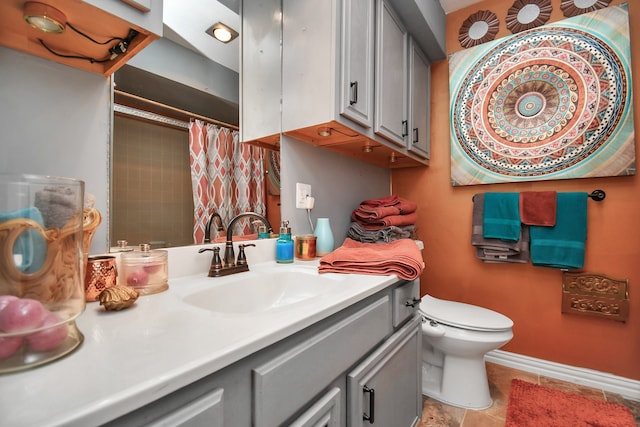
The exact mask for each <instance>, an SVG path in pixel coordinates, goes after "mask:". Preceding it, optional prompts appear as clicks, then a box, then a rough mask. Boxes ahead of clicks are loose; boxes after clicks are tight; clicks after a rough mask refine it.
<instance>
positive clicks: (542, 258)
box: [471, 191, 588, 269]
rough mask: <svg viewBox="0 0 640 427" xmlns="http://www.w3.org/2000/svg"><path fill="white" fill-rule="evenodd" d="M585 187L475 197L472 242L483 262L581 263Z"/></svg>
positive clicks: (559, 265) (567, 266)
mask: <svg viewBox="0 0 640 427" xmlns="http://www.w3.org/2000/svg"><path fill="white" fill-rule="evenodd" d="M587 198H588V194H587V193H556V192H555V191H527V192H522V193H490V192H488V193H484V194H476V195H475V196H474V197H473V218H472V233H471V244H472V245H473V246H475V247H476V257H477V258H479V259H481V260H482V261H484V262H517V263H524V262H527V261H528V260H529V258H530V259H531V262H532V264H533V265H538V266H545V267H555V268H561V269H576V268H582V267H583V265H584V254H585V240H586V237H587V231H586V230H587V202H586V201H587Z"/></svg>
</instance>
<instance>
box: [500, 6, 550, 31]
mask: <svg viewBox="0 0 640 427" xmlns="http://www.w3.org/2000/svg"><path fill="white" fill-rule="evenodd" d="M551 9H552V7H551V0H516V1H515V3H513V6H511V8H510V9H509V11H508V12H507V28H508V29H509V30H510V31H511V32H512V33H519V32H521V31H525V30H529V29H531V28H536V27H539V26H540V25H543V24H545V23H546V22H547V21H548V20H549V17H550V16H551Z"/></svg>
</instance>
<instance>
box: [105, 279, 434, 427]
mask: <svg viewBox="0 0 640 427" xmlns="http://www.w3.org/2000/svg"><path fill="white" fill-rule="evenodd" d="M418 292H419V283H418V281H413V282H407V281H399V282H397V283H395V284H392V285H390V286H389V287H387V288H385V289H384V290H381V291H379V292H377V293H375V294H373V295H371V296H369V297H367V298H365V299H364V300H362V301H360V302H357V303H355V304H353V305H351V306H350V307H347V308H344V309H342V310H341V311H339V312H337V313H335V314H333V315H331V316H329V317H327V318H325V319H323V320H320V321H318V322H316V323H314V324H312V325H311V326H309V327H307V328H305V329H303V330H301V331H299V332H297V333H295V334H293V335H291V336H289V337H288V338H285V339H283V340H281V341H278V342H276V343H274V344H272V345H270V346H268V347H267V348H264V349H263V350H260V351H258V352H256V353H253V354H251V355H249V356H247V357H245V358H243V359H241V360H239V361H237V362H235V363H234V364H232V365H230V366H228V367H226V368H224V369H222V370H219V371H217V372H214V373H212V374H211V375H209V376H207V377H205V378H201V379H199V380H196V381H195V382H193V383H191V384H190V385H188V386H186V387H183V388H182V389H180V390H178V391H176V392H174V393H172V394H170V395H168V396H165V397H162V398H160V399H158V400H156V401H155V402H153V403H151V404H149V405H146V406H144V407H142V408H140V409H137V410H134V411H132V412H130V413H129V414H127V415H124V416H122V417H120V418H118V419H116V420H114V421H112V422H110V423H108V424H106V425H107V426H143V425H144V426H149V425H151V426H158V427H159V426H182V427H200V426H207V427H223V426H224V427H273V426H281V425H287V426H296V427H342V426H351V425H353V426H355V425H362V422H363V419H362V415H363V413H367V411H368V410H369V407H370V405H371V404H370V403H369V401H368V400H367V399H368V397H365V396H363V392H362V387H364V386H367V387H371V388H373V389H375V393H376V396H375V406H371V407H374V408H375V409H374V410H375V412H376V417H378V418H377V420H376V423H375V425H380V426H393V427H410V426H413V425H414V422H415V420H416V417H418V419H419V417H420V409H419V407H418V406H419V405H420V399H421V393H420V389H419V386H420V383H421V372H422V371H421V369H420V366H419V361H420V357H419V353H420V350H421V348H420V346H421V334H420V317H419V316H418V315H417V314H416V313H415V310H416V307H417V305H416V304H415V302H416V301H418V296H419V295H418ZM256 327H259V325H256ZM391 417H393V421H391V422H387V421H388V420H390V419H391ZM378 420H380V421H378ZM365 425H366V422H365Z"/></svg>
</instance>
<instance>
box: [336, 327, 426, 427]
mask: <svg viewBox="0 0 640 427" xmlns="http://www.w3.org/2000/svg"><path fill="white" fill-rule="evenodd" d="M421 324H422V321H421V318H420V316H418V315H416V316H415V317H413V319H412V320H411V321H410V322H409V323H408V324H406V325H405V326H404V327H403V328H402V329H400V330H399V331H398V332H396V333H395V334H394V335H393V336H392V337H391V338H389V339H388V340H387V341H385V343H384V344H383V345H381V346H380V347H378V349H377V350H376V351H375V352H374V353H373V354H371V355H370V356H369V357H367V359H366V360H364V361H363V362H362V363H361V364H360V365H358V366H357V367H356V368H355V369H354V370H352V371H351V372H350V373H349V375H348V379H347V408H348V425H349V426H352V427H355V426H367V425H370V424H374V425H380V426H413V425H416V423H417V422H418V421H420V417H421V414H422V396H421V380H420V375H418V372H420V365H421V362H422V357H421V351H422V348H421V347H422V334H421V327H420V326H421Z"/></svg>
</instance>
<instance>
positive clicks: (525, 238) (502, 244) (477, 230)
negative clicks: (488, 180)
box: [471, 193, 529, 263]
mask: <svg viewBox="0 0 640 427" xmlns="http://www.w3.org/2000/svg"><path fill="white" fill-rule="evenodd" d="M483 213H484V194H482V193H479V194H476V195H474V196H473V216H472V221H471V223H472V224H471V225H472V228H471V245H473V246H475V247H476V257H477V258H479V259H481V260H482V261H484V262H509V263H511V262H515V263H525V262H528V261H529V230H528V227H526V226H525V227H521V233H520V237H519V239H518V241H517V242H514V241H507V240H501V239H490V238H485V237H484V236H483V233H482V220H483V217H484V214H483Z"/></svg>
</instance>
